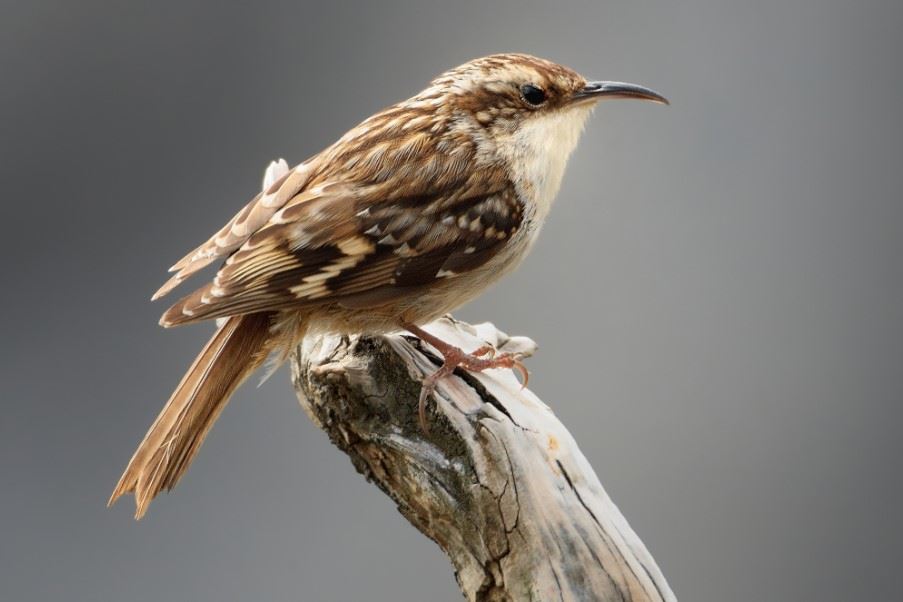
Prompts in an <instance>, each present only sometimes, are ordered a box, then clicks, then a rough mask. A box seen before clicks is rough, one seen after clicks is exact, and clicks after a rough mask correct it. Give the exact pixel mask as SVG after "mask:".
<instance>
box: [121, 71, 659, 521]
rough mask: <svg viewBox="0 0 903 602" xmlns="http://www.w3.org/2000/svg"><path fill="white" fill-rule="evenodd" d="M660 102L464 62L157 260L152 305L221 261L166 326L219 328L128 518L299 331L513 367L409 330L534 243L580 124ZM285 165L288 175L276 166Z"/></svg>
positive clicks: (599, 85)
mask: <svg viewBox="0 0 903 602" xmlns="http://www.w3.org/2000/svg"><path fill="white" fill-rule="evenodd" d="M614 98H628V99H640V100H647V101H653V102H656V103H661V104H668V100H667V99H666V98H665V97H664V96H662V95H661V94H659V93H657V92H655V91H653V90H651V89H649V88H646V87H643V86H639V85H635V84H628V83H623V82H615V81H590V80H587V79H586V78H584V77H583V76H581V75H580V74H578V73H577V72H576V71H574V70H572V69H570V68H568V67H565V66H563V65H560V64H557V63H555V62H552V61H549V60H546V59H542V58H538V57H535V56H531V55H528V54H520V53H508V54H496V55H491V56H486V57H482V58H478V59H475V60H471V61H469V62H467V63H464V64H462V65H460V66H458V67H455V68H453V69H450V70H449V71H446V72H445V73H442V74H441V75H439V76H438V77H436V78H435V79H433V80H432V81H431V82H430V83H429V85H428V86H427V87H426V88H425V89H424V90H422V91H421V92H419V93H418V94H416V95H414V96H412V97H411V98H409V99H407V100H403V101H401V102H398V103H396V104H394V105H391V106H389V107H388V108H385V109H383V110H381V111H379V112H377V113H375V114H374V115H372V116H371V117H369V118H367V119H365V120H364V121H363V122H361V123H360V124H359V125H357V126H355V127H353V128H352V129H351V130H349V131H348V132H347V133H346V134H344V135H343V136H342V137H341V138H339V139H338V140H337V141H336V142H335V143H333V144H332V145H330V146H328V147H327V148H325V149H324V150H322V151H321V152H319V153H318V154H316V155H313V156H311V157H310V158H309V159H307V160H306V161H304V162H302V163H300V164H298V165H297V166H296V167H294V168H291V169H285V170H283V171H284V173H283V174H282V175H281V176H280V177H279V178H278V179H276V180H275V181H274V182H271V183H270V184H269V186H268V187H266V188H265V189H264V190H262V191H261V192H260V194H258V195H257V196H256V197H254V198H253V199H252V200H251V201H250V202H249V203H248V204H247V205H246V206H245V207H244V208H242V209H241V210H240V211H239V212H238V213H237V214H236V215H235V217H234V218H232V220H231V221H229V222H228V223H227V224H226V225H225V226H223V227H222V228H221V229H220V230H219V231H218V232H216V233H215V234H214V235H213V236H212V237H211V238H210V239H209V240H207V241H206V242H204V243H203V244H201V245H200V246H198V247H197V248H196V249H195V250H193V251H191V252H190V253H188V254H187V255H185V257H184V258H182V259H181V260H180V261H178V262H177V263H176V264H175V265H173V266H172V268H170V272H174V273H173V275H172V277H171V278H170V279H169V280H168V281H167V282H166V283H165V284H164V285H163V286H162V287H161V288H160V289H159V290H158V291H157V292H156V294H154V296H153V299H159V298H161V297H163V296H164V295H166V294H168V293H170V292H171V291H172V290H173V289H175V288H176V287H178V286H179V285H180V284H182V283H183V282H184V281H185V280H187V279H188V278H189V277H191V276H192V275H194V274H196V273H197V272H199V271H201V270H202V269H203V268H205V267H207V266H208V265H210V264H212V263H214V262H220V265H219V268H218V271H217V272H216V274H215V276H214V277H213V279H212V281H210V282H208V283H206V284H204V285H203V286H201V287H200V288H198V289H197V290H195V291H194V292H192V293H190V294H188V295H187V296H185V297H183V298H182V299H180V300H179V301H178V302H176V303H175V304H173V305H172V306H171V307H170V308H169V309H167V310H166V312H165V313H164V314H163V316H162V318H161V319H160V324H161V325H162V326H164V327H167V328H169V327H173V326H181V325H184V324H191V323H195V322H200V321H203V320H217V321H218V323H219V327H218V328H217V330H216V332H215V333H214V334H213V336H212V338H211V339H210V340H209V341H208V342H207V344H206V345H205V346H204V348H203V349H202V350H201V352H200V354H199V355H198V356H197V359H195V360H194V363H192V364H191V366H190V367H189V369H188V371H187V372H186V373H185V375H184V377H183V378H182V380H181V381H180V382H179V384H178V385H177V387H176V388H175V391H174V392H173V393H172V396H171V397H170V398H169V401H168V402H167V403H166V405H165V407H164V408H163V410H162V411H161V412H160V414H159V416H158V417H157V419H156V420H155V421H154V423H153V424H152V425H151V427H150V429H149V430H148V432H147V434H146V435H145V437H144V439H143V440H142V441H141V443H140V445H139V446H138V448H137V450H136V451H135V453H134V455H133V456H132V458H131V461H130V462H129V463H128V466H127V467H126V469H125V471H124V472H123V474H122V477H121V478H120V480H119V482H118V484H117V485H116V487H115V489H114V491H113V493H112V496H111V497H110V500H109V505H112V504H113V503H114V502H115V501H116V500H117V499H118V498H119V497H120V496H122V495H124V494H126V493H133V494H134V496H135V505H136V510H135V518H136V519H140V518H141V517H142V516H143V515H144V514H145V512H146V511H147V509H148V506H149V504H150V503H151V501H152V500H153V499H154V497H155V496H156V495H157V494H158V493H160V492H161V491H162V490H164V489H165V490H171V489H172V488H173V487H174V486H175V484H176V483H177V482H178V481H179V479H180V478H181V477H182V475H183V474H184V473H185V471H186V470H187V468H188V466H189V464H190V463H191V461H192V459H193V458H194V457H195V455H196V454H197V452H198V449H199V448H200V446H201V444H202V443H203V441H204V438H205V437H206V436H207V434H208V432H209V430H210V428H211V426H212V425H213V423H214V422H215V421H216V419H217V417H218V416H219V415H220V413H221V412H222V410H223V408H224V407H225V405H226V404H227V402H228V400H229V398H230V396H231V395H232V393H233V392H234V391H235V390H236V388H238V386H239V385H240V384H241V383H242V382H243V381H244V380H245V379H247V378H248V377H249V376H250V375H251V374H252V373H253V372H254V371H255V370H257V369H258V368H260V367H261V366H262V365H263V364H264V363H265V362H266V361H267V359H268V358H270V359H271V360H272V361H274V362H275V363H276V364H277V365H278V363H280V362H282V361H284V360H285V359H286V358H287V357H288V355H289V354H290V352H291V350H292V349H293V348H294V347H295V346H296V345H297V344H298V343H299V342H300V341H301V340H302V339H303V338H304V337H305V336H317V335H321V334H326V333H331V334H357V333H366V334H384V333H388V332H397V331H407V332H410V333H412V334H414V335H415V336H417V337H419V338H420V339H421V340H423V341H426V342H427V343H429V344H430V345H432V346H433V347H434V348H435V349H436V350H437V351H438V352H439V353H440V354H441V355H442V359H443V363H442V365H441V367H440V368H438V369H437V370H436V372H435V373H433V374H431V375H429V376H427V377H426V378H425V379H424V381H423V386H422V390H421V395H420V402H419V408H418V411H419V415H420V417H421V424H424V425H425V412H426V410H425V403H426V402H427V400H428V398H429V395H430V394H431V393H432V392H433V388H434V387H435V384H436V382H437V381H438V380H439V379H441V378H443V377H445V376H447V375H449V374H451V373H452V372H453V371H454V370H455V369H456V368H462V369H465V370H470V371H481V370H486V369H490V368H512V369H516V370H518V371H520V372H521V373H522V376H523V379H525V378H526V376H527V373H526V370H525V368H524V367H523V365H522V364H521V363H520V359H521V358H520V357H518V356H514V355H511V354H503V353H495V351H494V350H492V349H490V348H480V349H477V350H475V351H473V352H470V353H467V352H465V351H464V350H462V349H459V348H457V347H454V346H453V345H450V344H447V343H445V342H444V341H442V340H441V339H439V338H438V337H436V336H434V335H432V334H430V333H429V332H427V331H426V330H424V329H423V328H422V326H423V325H425V324H427V323H429V322H431V321H432V320H434V319H436V318H438V317H440V316H442V315H444V314H447V313H449V312H451V311H452V310H454V309H456V308H458V307H459V306H461V305H463V304H464V303H466V302H468V301H470V300H471V299H473V298H475V297H476V296H478V295H479V294H480V293H482V292H483V291H484V290H485V289H486V288H487V287H488V286H489V285H491V284H492V283H494V282H495V281H497V280H498V279H499V278H501V277H502V276H504V275H505V274H507V273H510V272H511V271H512V270H514V269H515V268H516V267H517V266H518V265H519V264H520V263H521V261H522V260H523V259H524V257H525V256H526V255H527V253H528V251H529V250H530V248H531V247H532V245H533V243H534V242H535V240H536V238H537V235H538V234H539V232H540V229H541V226H542V225H543V223H544V221H545V220H546V217H547V216H548V214H549V211H550V208H551V206H552V202H553V200H554V199H555V197H556V195H557V193H558V190H559V187H560V185H561V181H562V177H563V175H564V172H565V166H566V164H567V162H568V158H569V157H570V155H571V153H572V151H573V150H574V148H575V147H576V145H577V142H578V140H579V138H580V136H581V133H582V131H583V129H584V124H585V122H586V120H587V117H588V116H589V115H590V113H591V112H592V110H593V108H594V107H595V106H596V105H597V104H598V103H599V102H600V101H602V100H606V99H614ZM286 167H287V166H286Z"/></svg>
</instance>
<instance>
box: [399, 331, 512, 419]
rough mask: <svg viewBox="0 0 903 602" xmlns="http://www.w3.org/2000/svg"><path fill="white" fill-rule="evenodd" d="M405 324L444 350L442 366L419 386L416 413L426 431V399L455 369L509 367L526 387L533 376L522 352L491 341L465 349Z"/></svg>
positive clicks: (414, 332) (476, 369) (437, 347)
mask: <svg viewBox="0 0 903 602" xmlns="http://www.w3.org/2000/svg"><path fill="white" fill-rule="evenodd" d="M404 328H405V329H406V330H408V331H409V332H411V333H413V334H415V335H417V336H418V337H419V338H420V339H421V340H423V341H426V342H427V343H429V344H430V345H432V346H433V347H435V348H436V350H437V351H438V352H439V353H441V354H442V360H443V361H442V366H440V367H439V369H438V370H436V371H435V372H433V373H432V374H430V375H429V376H427V377H425V378H424V379H423V383H422V385H421V388H420V399H419V403H418V405H417V416H418V418H419V420H420V428H421V429H422V430H423V432H424V433H428V432H429V427H428V425H427V420H426V400H427V399H428V398H429V396H430V395H431V394H433V393H434V392H435V391H436V385H437V383H438V382H439V381H440V380H442V379H443V378H445V377H446V376H450V375H451V374H452V373H454V371H455V369H456V368H464V369H465V370H468V371H469V372H482V371H483V370H492V369H494V368H508V369H510V370H514V371H516V372H517V373H518V374H520V376H521V381H522V385H521V386H522V387H526V386H527V382H528V381H529V380H530V373H529V372H528V371H527V368H526V366H524V364H523V362H521V360H522V359H523V355H521V354H520V353H498V350H497V349H496V348H495V347H493V346H492V345H483V346H482V347H480V348H479V349H476V350H475V351H473V352H472V353H466V352H464V351H463V350H462V349H460V348H459V347H455V346H454V345H450V344H448V343H446V342H445V341H443V340H442V339H440V338H438V337H436V336H434V335H432V334H430V333H428V332H426V331H425V330H423V329H421V328H419V327H417V326H414V325H413V324H404Z"/></svg>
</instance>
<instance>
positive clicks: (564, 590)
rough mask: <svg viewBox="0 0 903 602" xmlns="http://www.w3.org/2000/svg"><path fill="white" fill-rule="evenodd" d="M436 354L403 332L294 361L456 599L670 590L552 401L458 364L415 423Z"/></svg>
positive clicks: (443, 333)
mask: <svg viewBox="0 0 903 602" xmlns="http://www.w3.org/2000/svg"><path fill="white" fill-rule="evenodd" d="M427 330H429V331H430V332H432V333H433V334H436V335H438V336H440V337H441V338H443V339H444V340H446V341H448V342H451V343H454V344H456V345H458V346H459V347H461V348H463V349H465V350H468V351H469V350H473V349H476V348H477V347H479V346H481V345H483V344H484V343H487V342H488V343H491V344H493V345H495V346H496V347H497V348H498V349H499V350H500V351H519V352H523V353H526V354H529V353H531V352H532V351H533V350H534V349H535V344H534V343H533V341H531V340H529V339H527V338H524V337H508V336H506V335H505V334H504V333H501V332H499V331H498V330H496V329H495V327H493V326H492V325H491V324H482V325H479V326H476V327H473V326H470V325H468V324H465V323H462V322H458V321H454V320H453V319H451V318H443V319H441V320H438V321H437V322H434V323H433V324H431V325H429V326H428V327H427ZM438 364H439V356H438V354H437V353H436V352H435V350H433V349H432V348H431V347H429V346H427V345H425V344H424V343H422V342H421V341H419V340H417V339H414V338H413V337H410V336H404V335H400V334H397V335H387V336H380V337H350V338H348V337H344V338H343V337H325V338H320V339H313V338H312V339H311V340H309V341H306V342H305V343H304V344H303V345H302V346H301V348H299V349H298V350H297V351H296V353H295V354H294V356H293V359H292V375H293V380H294V383H295V389H296V391H297V392H298V396H299V399H300V400H301V404H302V406H303V407H304V409H305V410H306V411H307V413H308V415H309V416H310V417H311V419H312V420H313V421H314V422H315V423H316V424H317V425H318V426H319V427H320V428H322V429H323V430H324V431H326V433H327V434H328V435H329V437H330V439H331V440H332V442H333V443H334V444H335V445H337V446H338V447H339V448H340V449H342V451H344V452H345V453H347V454H348V456H349V457H350V458H351V461H352V463H353V464H354V466H355V467H356V468H357V470H358V471H360V472H361V473H362V474H363V475H364V476H365V477H366V478H367V479H368V480H370V481H372V482H373V483H375V484H376V485H377V486H378V487H379V488H380V489H382V490H383V491H384V492H385V493H386V494H387V495H388V496H389V497H391V498H392V499H393V500H394V501H395V503H396V504H397V505H398V509H399V511H400V512H401V513H402V514H403V515H404V516H405V518H407V519H408V520H409V521H410V522H411V523H412V524H413V525H414V526H415V527H417V528H418V529H419V530H420V531H421V532H423V533H424V534H425V535H426V536H427V537H429V538H431V539H432V540H433V541H435V542H436V543H437V544H438V545H439V546H441V548H442V549H443V550H445V552H446V553H447V554H448V555H449V557H450V558H451V561H452V563H453V565H454V567H455V574H456V577H457V579H458V583H459V584H460V587H461V590H462V591H463V592H464V595H465V597H466V598H467V599H468V600H473V601H495V600H518V601H519V600H541V601H550V600H566V601H574V600H580V601H588V600H593V601H600V600H601V601H608V600H634V601H647V600H650V601H669V600H675V597H674V594H673V593H672V592H671V590H670V589H669V587H668V584H667V582H666V581H665V578H664V577H663V576H662V573H661V572H660V571H659V569H658V567H657V566H656V564H655V561H654V560H653V559H652V556H650V554H649V552H648V551H647V550H646V548H645V546H644V545H643V543H642V542H641V541H640V540H639V538H638V537H637V535H636V534H635V533H634V532H633V530H632V529H631V528H630V526H629V525H628V524H627V521H626V520H625V519H624V517H623V515H622V514H621V512H620V511H619V510H618V508H617V507H616V506H615V505H614V503H613V502H612V501H611V499H610V498H609V497H608V495H607V494H606V493H605V490H604V489H603V488H602V485H601V484H600V483H599V480H598V478H597V477H596V475H595V473H594V472H593V469H592V467H591V466H590V465H589V463H588V462H587V460H586V458H585V457H584V456H583V454H582V453H580V450H579V449H578V447H577V444H576V442H575V441H574V439H573V438H572V437H571V435H570V433H568V431H567V429H565V427H564V426H563V425H562V424H561V422H559V421H558V419H557V418H556V417H555V415H554V414H553V413H552V411H551V410H550V409H549V407H548V406H546V405H545V404H544V403H543V402H542V401H541V400H540V399H539V398H537V397H536V396H535V395H534V394H533V393H531V392H530V391H529V390H527V389H522V388H521V386H520V384H519V383H518V381H517V379H516V378H515V377H514V375H513V374H512V373H511V372H510V371H503V370H490V371H487V372H485V373H482V374H464V373H461V372H460V371H459V372H457V373H456V374H455V376H453V377H451V378H447V379H444V380H443V381H441V382H440V383H439V385H438V389H437V393H438V396H439V397H440V400H439V401H438V402H436V401H435V398H431V400H430V402H429V406H428V416H429V425H430V429H429V432H428V433H424V432H423V431H422V430H421V429H420V427H419V425H418V420H417V397H418V393H419V390H420V381H421V379H422V378H423V376H424V374H429V373H430V372H432V371H433V370H435V369H436V368H437V366H438Z"/></svg>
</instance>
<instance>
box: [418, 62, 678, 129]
mask: <svg viewBox="0 0 903 602" xmlns="http://www.w3.org/2000/svg"><path fill="white" fill-rule="evenodd" d="M420 97H421V98H424V99H438V98H441V99H442V101H443V102H444V103H445V104H446V106H453V107H454V108H455V109H457V110H459V111H462V112H466V113H468V114H470V115H472V116H473V117H474V119H475V120H476V121H477V122H478V123H480V124H481V125H482V126H484V127H486V128H490V129H493V130H496V131H498V132H499V133H502V132H511V131H514V130H516V129H517V128H518V127H519V126H521V125H523V124H527V122H530V121H537V120H544V119H548V118H550V117H553V118H555V119H560V118H561V117H563V116H566V117H570V118H572V119H573V120H576V121H580V122H582V120H583V119H584V118H585V116H586V115H587V113H588V112H589V110H590V109H592V108H593V107H594V106H595V105H596V104H597V103H598V101H600V100H603V99H609V98H635V99H640V100H649V101H653V102H658V103H663V104H668V101H667V99H665V97H663V96H662V95H661V94H659V93H657V92H655V91H653V90H650V89H649V88H644V87H643V86H637V85H635V84H627V83H622V82H612V81H588V80H587V79H586V78H585V77H583V76H582V75H580V74H579V73H577V72H575V71H574V70H572V69H569V68H568V67H565V66H563V65H559V64H557V63H553V62H551V61H547V60H545V59H541V58H537V57H534V56H530V55H527V54H495V55H491V56H487V57H483V58H479V59H475V60H473V61H470V62H467V63H464V64H463V65H461V66H459V67H455V68H454V69H451V70H449V71H446V72H445V73H443V74H442V75H440V76H439V77H437V78H436V79H434V80H433V81H432V82H431V84H430V87H429V88H427V89H426V90H424V91H423V92H422V93H421V94H420Z"/></svg>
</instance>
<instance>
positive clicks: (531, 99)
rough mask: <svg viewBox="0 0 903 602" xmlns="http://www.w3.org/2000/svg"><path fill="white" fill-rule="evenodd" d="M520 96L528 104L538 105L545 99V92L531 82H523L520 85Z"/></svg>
mask: <svg viewBox="0 0 903 602" xmlns="http://www.w3.org/2000/svg"><path fill="white" fill-rule="evenodd" d="M520 93H521V96H523V97H524V100H526V101H527V103H528V104H531V105H533V106H534V107H538V106H539V105H541V104H542V103H544V102H545V101H546V93H545V92H544V91H543V89H542V88H537V87H536V86H534V85H533V84H524V85H523V86H521V87H520Z"/></svg>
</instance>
